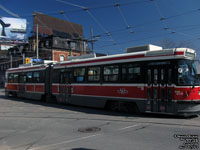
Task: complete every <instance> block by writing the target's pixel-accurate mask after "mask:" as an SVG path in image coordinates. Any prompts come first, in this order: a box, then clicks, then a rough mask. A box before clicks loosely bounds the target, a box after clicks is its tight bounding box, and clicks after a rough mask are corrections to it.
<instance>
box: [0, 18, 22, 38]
mask: <svg viewBox="0 0 200 150" xmlns="http://www.w3.org/2000/svg"><path fill="white" fill-rule="evenodd" d="M25 34H26V19H21V18H8V17H0V39H1V38H4V39H9V40H24V38H25Z"/></svg>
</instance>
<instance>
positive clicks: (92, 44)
mask: <svg viewBox="0 0 200 150" xmlns="http://www.w3.org/2000/svg"><path fill="white" fill-rule="evenodd" d="M91 46H92V53H93V54H94V41H93V28H91Z"/></svg>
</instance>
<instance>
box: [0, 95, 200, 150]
mask: <svg viewBox="0 0 200 150" xmlns="http://www.w3.org/2000/svg"><path fill="white" fill-rule="evenodd" d="M199 129H200V117H193V118H182V117H173V116H166V115H153V114H141V115H133V114H126V113H115V112H111V111H107V110H102V109H94V108H86V107H76V106H71V105H64V106H62V105H57V104H47V103H44V102H38V101H31V100H25V99H20V98H12V97H9V98H6V97H5V96H4V92H0V150H144V149H148V150H162V149H163V150H176V149H177V150H178V149H198V147H199V146H200V144H199V140H200V130H199Z"/></svg>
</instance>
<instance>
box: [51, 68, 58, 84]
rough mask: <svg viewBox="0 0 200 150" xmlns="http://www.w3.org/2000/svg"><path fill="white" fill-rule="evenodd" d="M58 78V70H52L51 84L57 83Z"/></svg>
mask: <svg viewBox="0 0 200 150" xmlns="http://www.w3.org/2000/svg"><path fill="white" fill-rule="evenodd" d="M59 76H60V70H59V69H55V70H53V79H52V82H53V83H59Z"/></svg>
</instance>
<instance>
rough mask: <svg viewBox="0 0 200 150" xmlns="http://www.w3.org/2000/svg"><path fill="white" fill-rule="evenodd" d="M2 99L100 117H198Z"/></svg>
mask: <svg viewBox="0 0 200 150" xmlns="http://www.w3.org/2000/svg"><path fill="white" fill-rule="evenodd" d="M0 98H2V99H5V100H8V101H19V102H23V103H29V104H33V105H40V106H45V107H53V108H58V109H65V110H70V111H76V112H81V113H87V114H99V115H109V116H122V117H131V118H132V117H136V118H138V117H140V118H164V119H172V118H174V119H186V118H187V119H193V118H196V117H198V116H197V115H194V116H189V117H184V116H176V115H168V114H153V113H141V114H132V113H125V112H113V111H110V110H106V109H100V108H91V107H84V106H74V105H71V104H57V103H46V102H43V101H36V100H30V99H23V98H16V97H6V96H5V95H4V92H2V91H0Z"/></svg>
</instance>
